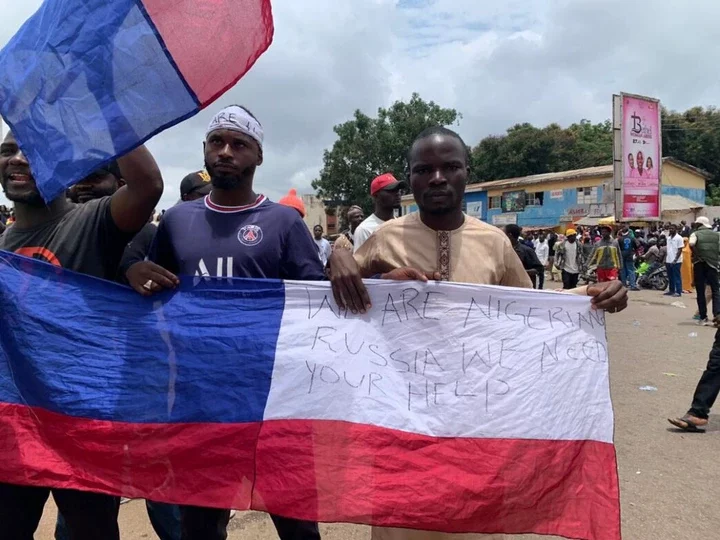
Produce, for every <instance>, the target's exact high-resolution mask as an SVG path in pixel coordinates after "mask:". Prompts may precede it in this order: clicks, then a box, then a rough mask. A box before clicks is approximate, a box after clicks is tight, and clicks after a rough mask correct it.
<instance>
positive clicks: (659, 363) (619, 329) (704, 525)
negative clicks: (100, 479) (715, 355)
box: [36, 292, 720, 540]
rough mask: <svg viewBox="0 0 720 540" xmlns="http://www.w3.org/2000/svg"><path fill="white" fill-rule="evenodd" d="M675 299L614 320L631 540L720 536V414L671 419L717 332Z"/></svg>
mask: <svg viewBox="0 0 720 540" xmlns="http://www.w3.org/2000/svg"><path fill="white" fill-rule="evenodd" d="M674 300H676V299H669V298H667V297H664V296H662V295H661V294H660V293H655V292H640V293H632V296H631V304H630V307H629V308H628V309H627V310H626V311H625V312H623V313H620V314H618V315H615V316H609V317H608V320H609V325H608V332H609V340H610V358H611V383H612V396H613V403H614V408H615V419H616V431H615V442H616V446H617V453H618V459H619V467H620V489H621V497H622V511H623V515H622V522H623V535H624V537H625V538H626V539H629V540H696V539H699V538H708V539H709V538H717V537H718V535H719V534H720V533H718V531H720V514H719V513H718V512H717V501H719V500H720V460H718V459H717V456H718V455H719V454H720V416H715V417H714V418H712V427H711V429H710V430H709V431H708V433H706V434H683V433H676V432H673V431H672V430H671V429H670V426H669V424H668V423H667V420H666V417H668V416H674V415H679V414H682V413H684V412H685V410H686V409H687V407H688V406H689V403H690V398H691V396H692V392H693V390H694V388H695V385H696V383H697V380H698V378H699V377H700V374H701V373H702V370H703V368H704V366H705V364H706V362H707V355H708V351H709V350H710V345H711V343H712V339H713V337H714V333H715V332H714V330H713V329H711V328H703V327H696V326H694V325H693V322H692V321H691V317H692V314H693V312H694V311H695V301H694V297H693V296H690V295H687V296H685V297H684V298H682V303H684V304H685V305H686V306H687V307H686V308H685V309H683V308H680V307H676V306H673V305H671V303H672V302H673V301H674ZM641 387H653V388H656V390H640V388H641ZM718 412H719V413H720V405H719V408H718ZM54 516H55V510H54V507H53V506H52V504H48V507H47V511H46V512H45V516H44V517H43V521H42V524H41V527H40V529H39V530H38V533H37V535H36V538H39V539H42V540H50V539H51V538H52V525H53V523H54V519H55V517H54ZM120 528H121V532H122V538H123V540H139V539H145V538H148V539H153V538H155V535H154V534H153V532H152V529H151V527H150V525H149V522H148V519H147V515H146V513H145V506H144V504H143V503H142V502H141V501H133V502H130V503H128V504H124V505H123V506H122V507H121V511H120ZM229 537H230V539H231V540H240V539H244V540H270V539H274V538H277V536H276V535H275V532H274V529H273V527H272V523H271V522H270V520H269V519H267V518H266V516H264V515H262V514H256V513H244V514H243V513H238V515H237V517H236V518H235V519H234V520H233V521H232V522H231V527H230V535H229ZM323 538H324V539H325V540H368V539H369V538H370V534H369V530H368V529H367V528H366V527H358V526H352V525H328V526H324V527H323ZM508 538H515V537H508ZM517 538H520V537H517ZM522 538H523V540H530V539H531V538H532V537H528V536H524V537H522ZM546 538H547V537H546Z"/></svg>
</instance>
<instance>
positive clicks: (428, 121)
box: [312, 94, 461, 213]
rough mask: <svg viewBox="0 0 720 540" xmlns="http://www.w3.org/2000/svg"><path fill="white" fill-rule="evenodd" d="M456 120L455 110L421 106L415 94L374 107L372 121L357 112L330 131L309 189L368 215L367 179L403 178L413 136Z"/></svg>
mask: <svg viewBox="0 0 720 540" xmlns="http://www.w3.org/2000/svg"><path fill="white" fill-rule="evenodd" d="M460 118H461V116H460V115H459V114H458V112H457V111H456V110H455V109H445V108H442V107H440V106H439V105H437V104H435V103H434V102H432V101H430V102H426V101H424V100H422V99H421V98H420V96H419V95H418V94H413V95H412V97H411V99H410V101H409V102H407V103H404V102H402V101H397V102H395V103H394V104H393V105H392V106H391V107H390V108H389V109H384V108H380V109H378V114H377V118H371V117H369V116H367V115H365V114H363V113H362V112H361V111H360V110H357V111H355V114H354V117H353V119H352V120H349V121H347V122H345V123H343V124H339V125H337V126H335V127H334V128H333V130H334V131H335V134H336V135H337V137H338V139H337V141H335V143H334V144H333V147H332V149H331V150H325V152H324V156H323V168H322V170H321V171H320V176H319V178H317V179H315V180H313V182H312V187H313V188H314V189H315V190H316V191H317V193H318V196H320V197H321V198H323V199H326V200H327V199H331V200H333V201H336V202H337V203H338V205H341V206H349V205H351V204H358V205H360V206H362V208H363V209H364V210H365V212H368V213H369V212H372V209H373V205H372V199H371V198H370V182H371V181H372V179H373V178H375V177H376V176H378V175H380V174H383V173H386V172H391V173H393V175H394V176H395V177H396V178H398V179H400V178H404V177H406V175H407V164H406V154H407V151H408V148H409V147H410V145H411V144H412V142H413V140H414V139H415V137H416V136H417V135H418V133H420V132H421V131H422V130H424V129H426V128H428V127H431V126H438V125H440V126H450V125H452V124H455V123H456V122H457V121H458V120H459V119H460Z"/></svg>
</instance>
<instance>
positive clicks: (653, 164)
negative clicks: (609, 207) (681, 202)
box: [613, 94, 662, 221]
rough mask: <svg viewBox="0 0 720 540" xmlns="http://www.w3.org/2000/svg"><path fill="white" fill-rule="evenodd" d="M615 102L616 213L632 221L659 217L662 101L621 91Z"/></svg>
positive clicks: (653, 219) (652, 219)
mask: <svg viewBox="0 0 720 540" xmlns="http://www.w3.org/2000/svg"><path fill="white" fill-rule="evenodd" d="M613 103H614V115H613V116H614V118H615V124H616V126H615V128H616V129H615V136H616V139H619V140H616V141H615V145H614V153H615V182H616V185H615V193H616V199H615V204H616V207H615V212H616V217H617V218H618V219H619V220H630V221H637V220H643V221H655V220H659V219H660V212H661V203H660V197H661V178H662V135H661V131H660V130H661V121H660V102H659V101H658V100H657V99H653V98H648V97H643V96H635V95H632V94H620V95H619V96H615V98H614V101H613ZM617 124H619V126H618V125H617ZM618 127H619V129H618ZM618 183H619V186H618ZM618 188H619V189H618Z"/></svg>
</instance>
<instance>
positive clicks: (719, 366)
mask: <svg viewBox="0 0 720 540" xmlns="http://www.w3.org/2000/svg"><path fill="white" fill-rule="evenodd" d="M718 393H720V330H718V331H717V332H715V341H714V342H713V345H712V349H710V358H709V359H708V363H707V367H706V368H705V371H704V372H703V374H702V376H701V377H700V381H699V382H698V384H697V387H696V388H695V394H694V395H693V401H692V406H691V407H690V410H689V411H688V413H689V414H692V415H693V416H696V417H698V418H705V419H707V417H708V416H709V415H710V409H711V408H712V406H713V405H714V404H715V400H716V399H717V397H718Z"/></svg>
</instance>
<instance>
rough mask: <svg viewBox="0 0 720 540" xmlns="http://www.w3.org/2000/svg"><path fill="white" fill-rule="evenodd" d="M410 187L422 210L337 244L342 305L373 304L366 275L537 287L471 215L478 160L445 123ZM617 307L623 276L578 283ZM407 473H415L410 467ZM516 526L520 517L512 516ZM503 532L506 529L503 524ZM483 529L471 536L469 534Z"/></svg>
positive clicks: (377, 539) (422, 144)
mask: <svg viewBox="0 0 720 540" xmlns="http://www.w3.org/2000/svg"><path fill="white" fill-rule="evenodd" d="M408 159H409V164H408V165H409V170H410V188H411V189H412V191H413V195H414V197H415V201H416V203H417V205H418V208H419V213H413V214H409V215H407V216H403V217H402V218H399V219H397V220H394V221H392V222H390V223H388V224H387V225H385V226H384V227H382V228H381V229H379V230H378V231H376V232H375V234H374V235H373V236H371V237H370V238H369V239H368V240H367V241H366V242H365V244H364V245H363V246H362V248H361V249H360V250H358V251H357V253H356V254H355V257H356V259H354V258H353V257H352V256H350V254H349V252H348V251H347V250H336V251H335V253H334V254H333V257H332V259H331V264H332V267H333V275H332V282H333V292H334V294H335V299H336V301H337V303H338V304H339V305H340V306H347V307H348V308H349V309H351V310H352V311H353V312H357V311H360V312H365V311H366V310H367V309H368V308H369V306H370V298H369V296H368V294H367V290H366V289H365V286H364V285H363V282H362V279H361V277H372V276H379V275H382V277H384V278H386V279H399V280H408V279H410V280H421V281H427V279H428V278H431V279H440V280H444V281H457V282H465V283H478V284H487V285H505V286H510V287H525V288H530V286H531V282H530V279H529V277H528V275H527V273H526V272H525V269H524V268H523V266H522V264H521V262H520V260H519V258H518V257H517V255H516V254H515V252H514V250H513V247H512V245H511V243H510V241H509V240H508V238H507V237H506V236H505V235H504V234H503V233H502V231H501V230H499V229H497V228H496V227H493V226H491V225H488V224H486V223H484V222H481V221H480V220H477V219H475V218H472V217H468V216H466V215H465V214H464V213H463V211H462V199H463V194H464V191H465V184H466V183H467V180H468V176H469V172H470V168H469V161H470V160H469V155H468V151H467V146H466V145H465V143H464V141H463V140H462V139H461V138H460V136H459V135H458V134H457V133H455V132H454V131H451V130H449V129H446V128H444V127H434V128H429V129H427V130H425V131H423V132H422V133H420V135H418V137H417V138H416V139H415V142H414V143H413V144H412V146H411V148H410V152H409V154H408ZM573 292H575V293H578V294H588V295H590V296H592V297H593V299H592V302H593V305H594V306H595V307H596V308H598V309H605V310H608V311H609V312H611V313H615V312H617V311H621V310H623V309H625V307H627V301H628V298H627V290H626V289H625V288H624V287H623V286H622V284H621V283H619V282H609V283H599V284H595V285H591V286H589V287H582V288H580V289H575V290H574V291H573ZM407 474H413V472H412V471H408V472H407ZM508 527H509V528H512V524H508ZM495 532H503V531H495ZM452 536H453V535H451V534H447V533H431V532H419V531H414V530H405V529H390V528H387V529H386V528H375V529H374V530H373V540H406V539H407V540H410V539H413V540H416V539H420V538H422V539H423V540H426V539H427V540H436V539H442V538H449V537H452ZM471 537H472V538H475V536H463V538H471Z"/></svg>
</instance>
